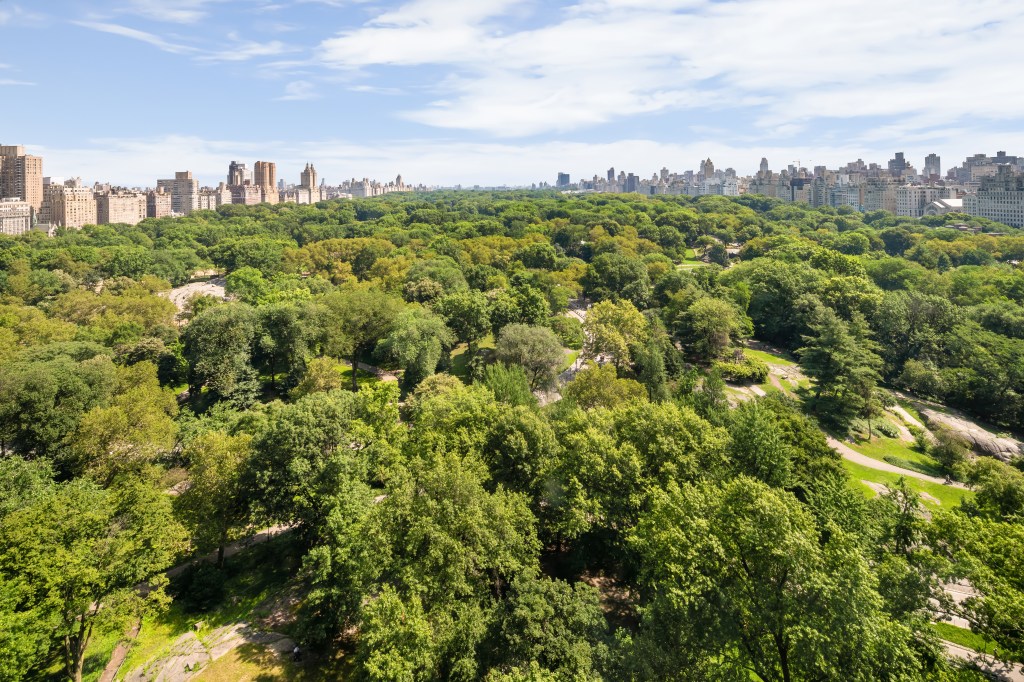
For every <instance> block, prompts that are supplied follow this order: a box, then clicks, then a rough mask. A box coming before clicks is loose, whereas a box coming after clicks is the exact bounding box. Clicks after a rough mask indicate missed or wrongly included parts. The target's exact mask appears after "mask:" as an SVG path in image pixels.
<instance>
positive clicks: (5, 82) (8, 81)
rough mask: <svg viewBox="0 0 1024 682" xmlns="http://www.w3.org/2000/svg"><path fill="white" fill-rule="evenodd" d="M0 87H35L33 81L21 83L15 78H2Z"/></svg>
mask: <svg viewBox="0 0 1024 682" xmlns="http://www.w3.org/2000/svg"><path fill="white" fill-rule="evenodd" d="M0 85H35V83H33V82H31V81H19V80H14V79H13V78H0Z"/></svg>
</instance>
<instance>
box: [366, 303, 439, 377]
mask: <svg viewBox="0 0 1024 682" xmlns="http://www.w3.org/2000/svg"><path fill="white" fill-rule="evenodd" d="M454 343H455V335H454V334H453V333H452V332H451V330H450V329H448V327H447V326H446V325H445V323H444V320H442V319H441V318H440V317H438V316H437V315H434V314H433V313H431V312H430V311H428V310H426V309H424V308H410V309H409V310H406V311H404V312H402V313H401V314H400V315H399V316H398V318H397V319H396V320H395V327H394V329H393V330H392V331H391V333H390V334H388V336H387V337H386V338H384V339H383V340H382V341H381V342H380V345H378V346H377V353H378V354H379V355H382V356H383V357H385V358H387V359H388V360H391V361H392V362H396V363H398V365H399V366H400V367H401V368H402V369H403V370H404V374H403V375H402V382H403V384H404V386H405V388H406V389H412V388H415V387H416V385H417V384H418V383H419V382H421V381H423V380H424V379H426V378H427V377H428V376H430V375H431V374H433V373H434V371H435V370H436V369H437V363H438V362H440V361H441V356H442V353H443V352H444V351H445V350H446V349H448V348H450V347H451V346H452V344H454Z"/></svg>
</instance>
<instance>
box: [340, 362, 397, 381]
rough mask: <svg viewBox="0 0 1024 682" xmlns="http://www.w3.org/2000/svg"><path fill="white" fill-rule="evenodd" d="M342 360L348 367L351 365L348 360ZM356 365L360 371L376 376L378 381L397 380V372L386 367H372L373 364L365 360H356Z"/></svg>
mask: <svg viewBox="0 0 1024 682" xmlns="http://www.w3.org/2000/svg"><path fill="white" fill-rule="evenodd" d="M344 362H345V364H346V365H348V366H349V367H351V366H352V363H351V362H348V361H347V360H346V361H344ZM356 367H358V368H359V371H360V372H369V373H370V374H372V375H373V376H375V377H377V378H378V379H379V380H380V381H398V373H397V372H390V371H388V370H386V369H381V368H380V367H374V366H373V365H368V364H366V363H365V362H357V363H356Z"/></svg>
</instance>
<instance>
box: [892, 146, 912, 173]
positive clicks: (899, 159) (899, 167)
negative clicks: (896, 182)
mask: <svg viewBox="0 0 1024 682" xmlns="http://www.w3.org/2000/svg"><path fill="white" fill-rule="evenodd" d="M908 165H909V164H908V163H907V161H906V159H905V158H903V152H896V158H894V159H889V173H891V174H892V175H893V176H894V177H899V176H901V175H903V171H905V170H906V169H907V166H908Z"/></svg>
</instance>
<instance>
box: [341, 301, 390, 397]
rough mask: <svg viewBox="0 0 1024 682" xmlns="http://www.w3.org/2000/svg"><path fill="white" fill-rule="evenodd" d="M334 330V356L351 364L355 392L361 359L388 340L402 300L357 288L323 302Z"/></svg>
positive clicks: (357, 385)
mask: <svg viewBox="0 0 1024 682" xmlns="http://www.w3.org/2000/svg"><path fill="white" fill-rule="evenodd" d="M324 302H325V303H326V304H327V307H328V308H329V309H330V314H331V321H332V323H333V325H334V326H333V328H332V329H331V330H330V331H329V335H330V344H331V348H332V349H333V352H334V353H336V354H337V355H339V356H347V357H348V358H349V362H350V363H351V364H352V390H353V391H355V390H357V389H358V387H359V384H358V380H357V376H356V375H357V374H358V373H359V358H360V357H363V356H364V355H367V354H368V353H370V352H371V351H372V350H373V349H374V348H375V347H376V346H377V344H378V343H379V342H380V341H381V340H382V339H385V338H387V336H388V334H390V333H391V331H392V330H393V329H394V327H395V320H396V319H397V317H398V314H399V312H400V311H401V309H402V307H403V303H402V301H401V299H398V298H395V297H394V296H391V295H389V294H387V293H385V292H383V291H380V290H378V289H370V288H366V287H355V288H351V289H345V290H343V291H339V292H337V293H334V294H330V295H329V296H327V297H326V298H325V299H324Z"/></svg>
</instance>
